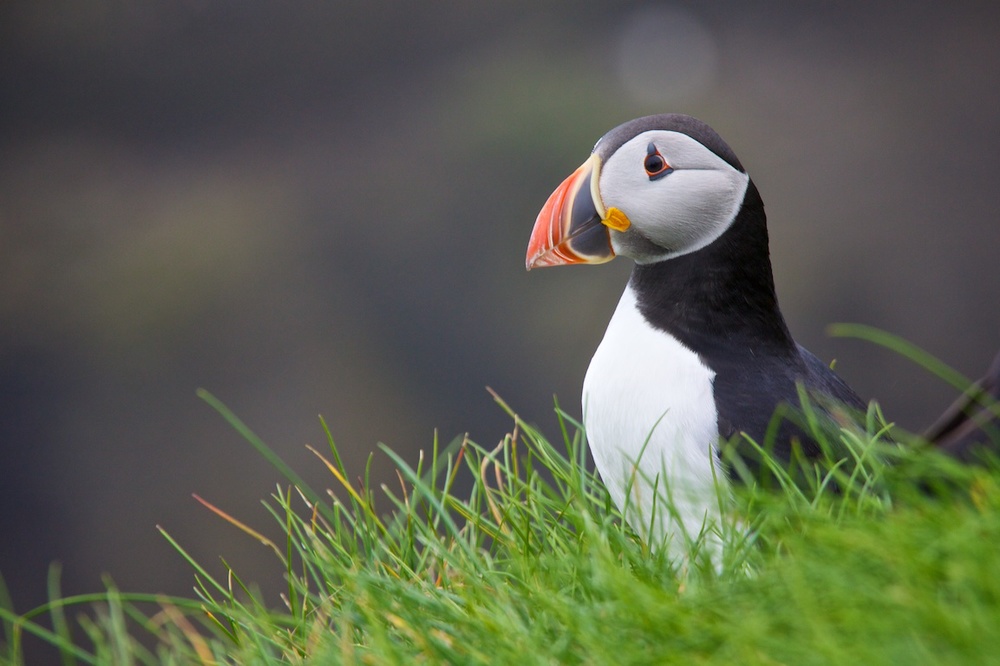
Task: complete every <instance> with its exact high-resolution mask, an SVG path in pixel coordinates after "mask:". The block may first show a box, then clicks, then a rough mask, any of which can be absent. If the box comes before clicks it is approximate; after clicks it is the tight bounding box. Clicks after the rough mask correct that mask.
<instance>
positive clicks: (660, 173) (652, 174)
mask: <svg viewBox="0 0 1000 666" xmlns="http://www.w3.org/2000/svg"><path fill="white" fill-rule="evenodd" d="M642 166H643V168H645V169H646V175H647V176H649V179H650V180H656V179H657V178H663V177H664V176H666V175H667V174H668V173H670V172H671V171H673V168H672V167H671V166H670V165H669V164H667V161H666V160H665V159H663V155H661V154H660V151H658V150H657V149H656V146H655V145H653V143H652V142H650V143H649V145H648V146H646V159H644V160H643V161H642Z"/></svg>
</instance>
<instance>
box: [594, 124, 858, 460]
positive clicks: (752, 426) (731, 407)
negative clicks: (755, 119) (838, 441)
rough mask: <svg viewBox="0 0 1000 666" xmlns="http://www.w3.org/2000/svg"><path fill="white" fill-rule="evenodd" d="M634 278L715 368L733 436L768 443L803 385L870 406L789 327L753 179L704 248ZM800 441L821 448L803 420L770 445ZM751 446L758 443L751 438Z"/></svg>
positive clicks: (640, 292)
mask: <svg viewBox="0 0 1000 666" xmlns="http://www.w3.org/2000/svg"><path fill="white" fill-rule="evenodd" d="M713 134H714V132H713ZM695 138H697V139H698V140H699V141H701V140H702V138H703V137H700V136H699V137H695ZM720 141H721V139H720ZM723 145H725V144H723ZM602 148H603V146H602ZM726 149H727V150H728V146H726ZM729 152H731V151H729ZM721 156H722V155H721V154H720V157H721ZM734 159H735V157H734ZM630 285H631V286H632V289H633V290H634V291H635V292H636V296H637V299H638V304H639V309H640V310H641V312H642V314H643V315H644V317H645V318H646V319H647V320H648V321H649V322H650V324H652V325H653V326H655V327H656V328H659V329H661V330H663V331H666V332H667V333H669V334H670V335H672V336H674V337H675V338H677V339H678V340H680V341H681V342H682V343H683V344H684V345H686V346H687V347H688V348H690V349H692V350H693V351H694V352H696V353H697V354H698V355H699V356H700V357H701V359H702V361H703V362H704V363H705V364H706V365H707V366H708V367H709V368H710V369H711V370H712V371H713V372H715V382H714V392H715V403H716V408H717V410H718V418H719V433H720V435H722V436H723V437H725V438H727V439H731V438H733V436H734V435H737V434H738V433H740V432H745V433H747V434H748V435H749V436H750V437H752V438H753V439H754V440H755V441H757V442H758V443H760V444H762V445H763V444H765V439H766V435H767V433H768V426H769V424H770V422H771V419H772V416H773V415H774V413H775V410H776V409H777V408H778V406H779V405H781V404H787V405H791V406H797V405H799V403H800V401H799V397H798V388H797V384H798V383H801V385H803V386H804V387H805V389H806V391H807V392H808V393H809V394H810V395H812V396H814V397H817V398H820V401H821V402H827V403H828V402H830V400H829V399H830V398H832V400H833V402H835V403H843V404H844V405H846V406H847V407H848V408H849V409H851V410H864V408H865V405H864V403H863V402H862V400H861V399H860V398H859V397H858V395H857V394H856V393H855V392H854V391H853V390H851V388H850V387H849V386H847V384H845V383H844V382H843V380H841V379H840V378H839V377H838V376H837V375H836V374H835V373H834V372H833V371H832V370H830V368H828V367H827V366H826V365H824V364H823V363H822V362H821V361H819V359H817V358H816V357H815V356H813V355H812V354H811V353H809V352H808V351H806V350H805V349H804V348H802V347H800V346H799V345H797V344H796V343H795V341H794V340H793V339H792V336H791V334H790V333H789V331H788V327H787V326H786V324H785V320H784V317H782V315H781V311H780V310H779V309H778V300H777V296H776V295H775V291H774V279H773V277H772V274H771V260H770V256H769V250H768V235H767V224H766V217H765V214H764V204H763V201H762V200H761V198H760V194H759V193H758V192H757V188H756V186H754V184H753V182H752V181H751V182H750V183H749V184H748V187H747V192H746V195H745V197H744V201H743V205H742V208H741V209H740V211H739V213H738V215H737V217H736V219H735V221H734V222H733V224H732V226H731V227H730V228H729V229H728V230H727V231H726V232H725V233H723V234H722V236H720V237H719V238H718V239H717V240H715V241H714V242H713V243H711V244H709V245H708V246H706V247H704V248H702V249H701V250H698V251H696V252H691V253H689V254H685V255H681V256H679V257H676V258H673V259H668V260H665V261H661V262H658V263H655V264H646V265H641V264H637V265H636V267H635V268H634V269H633V271H632V276H631V278H630ZM825 413H826V414H827V415H828V416H830V417H831V419H832V420H833V421H841V420H842V417H841V416H840V414H839V413H836V410H827V411H826V412H825ZM793 439H798V440H799V441H800V443H801V445H802V447H803V451H804V452H805V453H806V455H809V456H815V455H817V454H818V453H819V449H818V446H817V444H816V443H815V442H814V441H813V440H812V438H811V437H810V436H809V435H807V434H806V433H805V432H804V430H803V429H802V428H800V427H799V426H797V425H796V424H795V423H794V422H793V421H784V422H782V424H781V427H780V428H779V429H778V430H777V433H776V437H775V438H774V441H773V442H769V444H771V445H773V450H774V453H775V454H776V455H778V456H779V457H781V458H785V459H787V458H788V457H789V456H790V455H791V448H792V441H793ZM742 450H743V451H744V452H746V451H748V450H749V449H748V448H747V446H746V444H745V443H744V445H743V447H742ZM737 451H738V452H739V451H741V446H740V445H739V443H738V442H737ZM744 457H747V456H744Z"/></svg>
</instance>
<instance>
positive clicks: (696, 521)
mask: <svg viewBox="0 0 1000 666" xmlns="http://www.w3.org/2000/svg"><path fill="white" fill-rule="evenodd" d="M616 256H623V257H627V258H629V259H631V260H632V261H633V262H634V264H635V265H634V268H633V269H632V272H631V275H630V277H629V280H628V283H627V285H626V287H625V291H624V293H623V294H622V296H621V299H620V300H619V302H618V305H617V307H616V308H615V311H614V314H613V315H612V317H611V320H610V322H609V323H608V326H607V330H606V332H605V334H604V338H603V340H602V341H601V343H600V345H599V346H598V348H597V350H596V352H595V354H594V357H593V359H592V360H591V362H590V366H589V368H588V369H587V373H586V376H585V379H584V382H583V395H582V408H583V425H584V429H585V432H586V436H587V440H588V444H589V447H590V451H591V453H592V456H593V459H594V462H595V465H596V467H597V470H598V472H599V473H600V475H601V478H602V479H603V481H604V483H605V486H606V487H607V489H608V492H609V494H610V496H611V498H612V500H613V501H614V503H615V504H616V505H617V506H618V508H619V509H620V510H621V511H622V515H623V516H624V518H625V520H626V521H627V522H628V523H629V524H630V525H631V527H632V528H633V529H634V530H635V531H636V532H637V533H639V534H640V536H641V537H643V538H644V539H645V540H646V541H647V542H648V543H649V544H650V546H651V547H652V546H656V547H666V548H667V549H668V551H669V552H670V553H672V554H673V555H675V556H677V557H682V558H684V559H685V560H686V559H688V558H689V557H690V556H691V555H692V554H693V553H694V554H697V553H704V554H705V555H706V556H707V557H709V558H710V559H711V560H713V561H717V558H718V557H719V554H720V549H721V543H722V538H721V535H722V532H723V530H724V529H725V527H724V522H723V519H724V516H725V508H726V503H727V499H728V496H729V494H730V491H731V488H732V485H731V484H732V483H733V480H734V479H735V478H736V477H735V475H733V474H732V469H731V466H730V465H727V464H725V463H724V460H723V458H724V456H723V453H722V452H723V447H724V445H725V444H726V443H727V442H728V443H729V444H730V445H731V446H732V447H733V451H735V453H736V456H737V458H739V459H741V460H743V461H745V462H747V463H748V464H751V465H752V461H753V460H755V459H756V460H759V458H758V457H757V456H756V452H757V451H758V449H757V447H756V446H754V443H756V444H757V445H759V446H762V447H765V446H766V447H767V448H768V449H769V450H770V451H771V452H772V453H773V455H774V456H775V457H776V458H777V459H779V460H789V459H791V458H792V457H793V456H794V455H795V454H796V453H797V452H800V453H801V454H803V455H805V456H806V457H807V458H816V457H818V456H820V455H822V454H823V451H822V446H821V445H820V444H818V443H817V442H816V441H815V438H814V437H813V434H812V433H813V432H814V431H811V430H810V428H809V427H807V426H806V425H805V424H804V423H803V422H802V421H801V420H796V419H795V418H778V417H776V416H775V414H776V412H777V413H778V414H779V416H780V414H781V413H782V411H784V412H785V413H786V414H787V415H791V414H793V413H794V412H795V408H796V407H800V406H801V405H802V400H803V397H804V396H805V397H806V398H807V399H808V400H809V401H810V402H814V403H815V413H814V416H815V414H818V415H819V416H818V418H819V419H820V420H822V422H823V424H824V425H826V426H829V428H830V429H831V430H830V431H831V432H834V433H836V432H837V431H838V430H839V429H840V428H844V427H856V428H859V429H863V425H861V424H863V423H864V413H865V411H866V409H867V403H866V402H865V401H864V400H862V399H861V398H860V397H859V396H858V394H857V393H855V391H854V390H853V389H851V387H850V386H848V385H847V384H846V383H845V382H844V381H843V380H842V379H841V378H840V377H839V376H838V375H837V374H836V373H835V372H834V371H833V370H832V369H831V367H830V366H829V365H827V364H826V363H823V362H822V361H821V360H820V359H818V358H817V357H816V356H815V355H813V354H812V353H810V352H809V351H808V350H806V349H805V348H804V347H802V346H801V345H799V344H798V343H796V342H795V340H794V339H793V337H792V335H791V333H790V332H789V329H788V326H787V324H786V322H785V319H784V317H783V316H782V314H781V310H780V309H779V307H778V299H777V296H776V293H775V285H774V278H773V276H772V270H771V260H770V255H769V249H768V231H767V218H766V215H765V213H764V203H763V201H762V199H761V196H760V193H759V192H758V190H757V187H756V186H755V185H754V182H753V180H752V179H751V178H750V176H749V174H748V173H747V171H746V169H745V168H744V167H743V165H742V163H741V162H740V160H739V158H738V157H737V156H736V154H735V153H734V152H733V150H732V149H731V148H730V147H729V145H728V144H727V143H726V142H725V141H724V140H723V139H722V138H721V137H720V136H719V134H718V133H716V132H715V130H713V129H712V128H711V127H709V126H708V125H707V124H706V123H704V122H702V121H700V120H697V119H695V118H693V117H691V116H687V115H681V114H662V115H654V116H647V117H643V118H637V119H635V120H631V121H629V122H626V123H624V124H622V125H619V126H618V127H616V128H614V129H612V130H611V131H610V132H608V133H607V134H605V135H604V136H603V137H602V138H601V139H600V140H599V141H598V142H597V144H596V145H595V146H594V148H593V151H592V152H591V154H590V157H589V158H588V159H587V160H586V161H585V162H584V163H583V164H582V165H581V166H580V167H579V168H578V169H577V170H576V171H574V172H573V173H572V174H571V175H570V176H569V177H568V178H566V179H565V180H564V181H563V182H562V184H560V185H559V186H558V187H557V188H556V190H555V191H554V192H553V193H552V194H551V196H549V198H548V200H547V201H546V202H545V204H544V205H543V207H542V209H541V212H540V213H539V214H538V217H537V219H536V221H535V225H534V228H533V229H532V232H531V236H530V240H529V242H528V248H527V256H526V268H527V269H528V270H531V269H533V268H540V267H548V266H562V265H570V264H600V263H604V262H607V261H610V260H612V259H613V258H615V257H616ZM994 365H995V366H996V367H995V368H994V371H995V372H997V373H1000V365H998V364H996V363H995V364H994ZM996 384H997V382H994V384H987V385H986V386H987V388H988V389H995V386H996ZM961 413H963V411H962V408H961V407H955V408H953V410H952V416H953V417H954V416H956V415H958V414H961ZM943 424H944V425H941V426H938V427H939V429H940V430H941V431H942V432H943V431H945V428H946V426H947V425H949V422H948V421H947V418H945V420H944V422H943ZM947 432H948V433H950V434H952V435H953V433H954V432H955V427H954V426H953V427H952V428H951V429H949V430H948V431H947ZM833 439H836V437H834V438H833ZM751 440H752V442H751ZM953 446H956V447H959V448H961V445H959V444H954V443H953Z"/></svg>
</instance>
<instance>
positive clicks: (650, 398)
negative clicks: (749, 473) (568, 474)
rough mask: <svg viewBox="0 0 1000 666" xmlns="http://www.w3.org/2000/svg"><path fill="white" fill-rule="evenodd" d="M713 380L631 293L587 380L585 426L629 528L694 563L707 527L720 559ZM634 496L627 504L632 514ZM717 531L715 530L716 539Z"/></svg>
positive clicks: (720, 479)
mask: <svg viewBox="0 0 1000 666" xmlns="http://www.w3.org/2000/svg"><path fill="white" fill-rule="evenodd" d="M714 378H715V373H713V372H712V371H711V370H710V369H709V368H708V367H707V366H706V365H705V364H704V363H702V361H701V359H700V358H699V357H698V355H697V354H695V353H694V352H693V351H691V350H690V349H688V348H687V347H685V346H684V345H683V344H681V342H680V341H678V340H677V339H676V338H674V337H672V336H671V335H669V334H667V333H665V332H663V331H660V330H657V329H655V328H653V327H652V326H650V325H649V323H648V322H647V321H646V320H645V318H643V316H642V314H641V313H640V312H639V309H638V307H637V305H636V298H635V294H634V293H633V291H632V289H631V287H628V288H626V289H625V293H624V294H623V295H622V298H621V301H620V302H619V303H618V308H617V309H616V310H615V314H614V316H613V317H612V318H611V322H610V323H609V324H608V330H607V332H606V333H605V334H604V340H603V341H602V342H601V344H600V346H599V347H598V348H597V352H596V353H595V354H594V358H593V360H592V361H591V362H590V368H589V369H588V370H587V376H586V379H584V382H583V421H584V425H585V427H586V429H587V439H588V440H589V442H590V450H591V452H592V453H593V455H594V461H595V462H596V463H597V469H598V471H599V472H600V473H601V477H602V478H603V479H604V483H605V485H606V486H607V487H608V490H609V492H610V493H611V498H612V499H613V500H614V502H615V503H616V504H617V505H618V507H619V509H622V510H623V512H624V513H625V517H626V519H627V520H628V522H629V524H630V525H631V526H632V528H633V529H635V530H636V531H637V532H639V533H640V534H641V535H643V536H644V537H645V538H647V539H648V540H649V542H650V543H651V545H653V546H654V547H655V546H657V545H658V544H661V543H663V542H664V540H667V539H669V545H668V546H667V547H668V548H669V549H670V552H671V554H673V555H675V556H678V557H685V556H686V555H687V553H688V552H689V544H690V543H691V542H692V541H693V540H696V539H697V538H698V537H699V535H700V534H702V532H703V530H705V533H706V534H707V535H709V536H707V537H706V542H705V543H704V546H706V547H707V550H708V551H709V552H708V553H707V554H708V555H709V556H710V557H712V559H713V560H715V561H716V562H718V560H717V559H716V555H717V550H718V547H719V540H718V535H717V530H718V527H719V515H720V501H721V500H720V497H721V496H720V489H719V486H721V490H722V494H723V495H724V494H725V490H726V488H727V486H726V477H725V473H724V472H723V471H722V470H721V469H720V468H719V465H718V456H717V455H716V448H717V445H718V439H719V431H718V424H717V412H716V409H715V399H714V396H713V393H712V381H713V379H714ZM626 496H628V506H627V508H626V506H625V505H626ZM713 532H716V533H715V534H713Z"/></svg>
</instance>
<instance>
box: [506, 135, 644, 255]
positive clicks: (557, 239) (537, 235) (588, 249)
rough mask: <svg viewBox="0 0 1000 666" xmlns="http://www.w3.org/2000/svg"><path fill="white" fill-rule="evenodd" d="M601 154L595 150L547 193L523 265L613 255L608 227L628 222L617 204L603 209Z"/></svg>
mask: <svg viewBox="0 0 1000 666" xmlns="http://www.w3.org/2000/svg"><path fill="white" fill-rule="evenodd" d="M600 177H601V158H600V157H598V156H597V155H596V154H594V155H591V156H590V158H589V159H588V160H587V161H586V162H584V163H583V165H581V166H580V168H579V169H577V170H576V171H574V172H573V174H572V175H571V176H570V177H569V178H567V179H566V180H564V181H563V182H562V184H561V185H560V186H559V187H557V188H556V191H555V192H553V193H552V194H551V196H549V198H548V201H546V202H545V205H544V206H542V211H541V212H540V213H539V214H538V218H537V219H536V220H535V228H534V229H532V231H531V239H530V240H529V241H528V253H527V256H526V257H525V267H526V268H527V269H528V270H529V271H530V270H531V269H532V268H539V267H543V266H561V265H564V264H602V263H604V262H606V261H611V260H612V259H614V258H615V251H614V250H613V249H612V248H611V232H610V230H611V229H614V230H616V231H625V230H626V229H628V228H629V225H630V224H631V223H630V222H629V219H628V217H626V216H625V214H624V213H623V212H621V211H620V210H618V209H617V208H611V209H608V210H606V209H605V208H604V203H603V202H602V201H601V193H600V190H599V188H598V182H599V181H600Z"/></svg>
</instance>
